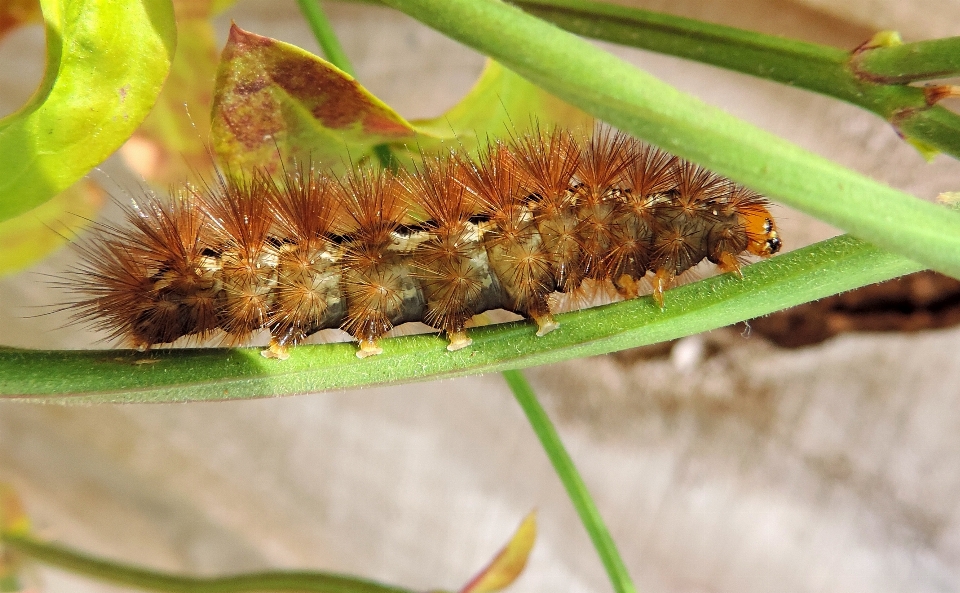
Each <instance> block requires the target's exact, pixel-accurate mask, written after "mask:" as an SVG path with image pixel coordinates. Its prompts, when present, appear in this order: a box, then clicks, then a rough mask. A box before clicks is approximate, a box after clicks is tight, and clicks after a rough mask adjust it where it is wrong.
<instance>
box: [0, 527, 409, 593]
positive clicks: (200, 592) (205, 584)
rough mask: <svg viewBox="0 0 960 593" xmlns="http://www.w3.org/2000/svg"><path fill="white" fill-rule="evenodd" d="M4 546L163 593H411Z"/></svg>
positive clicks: (309, 575)
mask: <svg viewBox="0 0 960 593" xmlns="http://www.w3.org/2000/svg"><path fill="white" fill-rule="evenodd" d="M0 541H2V542H3V545H4V546H7V547H9V548H11V549H14V550H16V551H17V552H19V553H21V554H23V555H24V556H27V557H29V558H31V559H33V560H35V561H37V562H41V563H43V564H46V565H49V566H53V567H56V568H59V569H62V570H66V571H69V572H73V573H76V574H81V575H84V576H88V577H91V578H94V579H98V580H101V581H105V582H109V583H113V584H115V585H123V586H128V587H136V588H138V589H145V590H148V591H161V592H169V593H240V592H254V591H261V592H268V591H270V592H272V591H296V592H303V593H306V592H315V593H412V592H411V591H409V590H407V589H403V588H400V587H392V586H389V585H382V584H380V583H377V582H374V581H368V580H366V579H359V578H356V577H350V576H344V575H339V574H329V573H322V572H307V571H302V572H301V571H272V572H262V573H254V574H244V575H236V576H228V577H214V578H200V577H189V576H183V575H175V574H169V573H165V572H159V571H154V570H150V569H146V568H141V567H138V566H129V565H125V564H121V563H117V562H113V561H111V560H104V559H102V558H97V557H94V556H91V555H89V554H85V553H83V552H78V551H76V550H72V549H70V548H67V547H65V546H60V545H57V544H52V543H45V542H41V541H39V540H36V539H33V538H31V537H29V536H25V535H12V534H4V535H2V536H0Z"/></svg>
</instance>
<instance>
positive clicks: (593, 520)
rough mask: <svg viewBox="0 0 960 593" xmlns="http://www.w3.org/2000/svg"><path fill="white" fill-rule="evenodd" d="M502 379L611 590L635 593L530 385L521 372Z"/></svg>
mask: <svg viewBox="0 0 960 593" xmlns="http://www.w3.org/2000/svg"><path fill="white" fill-rule="evenodd" d="M503 378H504V379H506V380H507V385H509V386H510V389H511V391H513V395H514V397H515V398H516V399H517V403H519V404H520V407H521V408H523V412H524V413H525V414H526V415H527V420H529V421H530V426H532V427H533V431H534V432H535V433H536V434H537V438H539V439H540V444H542V445H543V450H544V451H546V453H547V457H549V458H550V463H552V464H553V468H554V469H555V470H556V472H557V475H558V476H560V481H561V482H563V487H564V488H566V490H567V494H568V495H569V496H570V500H571V501H572V502H573V506H574V508H576V509H577V514H578V515H580V521H582V522H583V526H584V527H585V528H586V530H587V533H588V534H589V535H590V540H591V541H592V542H593V546H594V547H595V548H596V549H597V554H599V555H600V560H602V561H603V567H604V568H605V569H606V570H607V575H608V576H609V577H610V582H611V583H613V588H614V590H615V591H616V592H617V593H636V590H637V589H636V587H634V585H633V581H631V580H630V575H629V574H628V573H627V567H626V566H625V565H624V564H623V559H622V558H621V557H620V552H618V551H617V546H616V544H615V543H613V538H612V537H610V531H609V530H608V529H607V526H606V525H605V524H604V522H603V518H602V517H601V516H600V511H598V510H597V505H596V504H595V503H594V502H593V498H592V497H591V496H590V491H589V490H587V485H586V484H584V483H583V478H582V477H580V472H578V471H577V467H576V466H575V465H574V464H573V459H571V458H570V454H569V453H567V450H566V449H565V448H564V447H563V441H561V440H560V435H559V434H557V429H556V428H554V426H553V423H552V422H550V417H549V416H547V412H546V411H545V410H544V409H543V406H541V405H540V402H538V401H537V396H536V394H535V393H534V392H533V389H532V388H531V387H530V383H528V382H527V380H526V378H525V377H524V376H523V374H522V373H521V372H520V371H504V372H503Z"/></svg>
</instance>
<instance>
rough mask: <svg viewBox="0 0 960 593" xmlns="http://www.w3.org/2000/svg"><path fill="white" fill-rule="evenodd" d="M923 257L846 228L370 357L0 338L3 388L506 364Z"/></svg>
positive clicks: (902, 268)
mask: <svg viewBox="0 0 960 593" xmlns="http://www.w3.org/2000/svg"><path fill="white" fill-rule="evenodd" d="M921 268H922V266H920V265H918V264H916V263H915V262H912V261H910V260H909V259H906V258H904V257H901V256H898V255H893V254H891V253H886V252H884V251H881V250H879V249H877V248H876V247H874V246H872V245H869V244H867V243H864V242H862V241H859V240H857V239H854V238H852V237H849V236H842V237H837V238H835V239H830V240H828V241H823V242H821V243H817V244H815V245H812V246H810V247H806V248H803V249H798V250H796V251H792V252H790V253H786V254H783V255H779V256H777V257H774V258H772V259H769V260H766V261H763V262H760V263H757V264H754V265H751V266H747V267H746V268H744V270H743V278H742V279H741V278H736V277H733V276H730V275H725V276H718V277H715V278H710V279H708V280H704V281H701V282H695V283H693V284H688V285H686V286H682V287H680V288H676V289H674V290H670V291H667V293H666V295H665V301H666V310H665V311H661V310H660V308H659V307H657V306H656V304H654V302H653V301H652V299H650V298H640V299H633V300H630V301H625V302H622V303H615V304H612V305H607V306H604V307H595V308H591V309H584V310H582V311H578V312H575V313H567V314H563V315H558V316H557V319H558V320H559V321H560V328H559V329H557V330H555V331H553V332H551V333H550V334H547V335H546V336H544V337H541V338H538V337H536V336H535V335H534V334H535V328H534V326H533V325H532V324H531V323H529V322H517V323H505V324H498V325H491V326H486V327H481V328H475V329H471V330H470V337H471V338H472V339H473V346H471V347H470V348H466V349H464V350H460V351H458V352H448V351H447V349H446V346H447V342H446V340H444V339H442V338H440V337H439V336H436V335H433V334H428V335H420V336H407V337H402V338H393V339H388V340H384V341H383V349H384V353H383V354H381V355H380V356H376V357H373V358H370V359H365V360H360V359H358V358H357V356H356V345H355V344H353V343H348V344H325V345H322V346H298V347H297V348H296V349H294V350H293V351H292V353H291V356H290V359H289V360H285V361H282V362H281V361H276V360H267V359H265V358H263V357H262V356H260V353H259V348H236V349H230V350H224V349H194V350H189V349H173V350H158V351H155V352H148V353H143V354H140V353H137V352H135V351H130V350H126V351H124V350H112V351H69V352H59V351H34V350H17V349H0V395H2V396H7V397H16V398H23V399H30V400H35V401H46V402H50V401H57V402H64V403H65V402H71V403H81V402H98V403H101V402H172V401H188V400H218V399H242V398H251V397H266V396H276V395H281V394H294V393H313V392H316V391H322V390H325V389H341V388H345V387H358V386H363V385H378V384H383V383H398V382H402V381H414V380H424V379H439V378H443V377H455V376H462V375H469V374H478V373H485V372H492V371H501V370H505V369H512V368H521V367H528V366H533V365H538V364H546V363H550V362H557V361H561V360H567V359H570V358H577V357H581V356H590V355H594V354H602V353H605V352H613V351H616V350H623V349H625V348H632V347H635V346H643V345H646V344H655V343H657V342H662V341H665V340H671V339H675V338H679V337H683V336H687V335H691V334H695V333H699V332H702V331H706V330H709V329H714V328H717V327H723V326H725V325H729V324H731V323H736V322H738V321H743V320H746V319H752V318H754V317H758V316H760V315H766V314H767V313H771V312H773V311H779V310H780V309H784V308H786V307H791V306H793V305H798V304H800V303H805V302H808V301H812V300H815V299H819V298H823V297H825V296H828V295H832V294H836V293H838V292H841V291H844V290H850V289H853V288H857V287H859V286H864V285H866V284H872V283H874V282H880V281H882V280H888V279H890V278H895V277H897V276H901V275H903V274H908V273H911V272H915V271H917V270H919V269H921Z"/></svg>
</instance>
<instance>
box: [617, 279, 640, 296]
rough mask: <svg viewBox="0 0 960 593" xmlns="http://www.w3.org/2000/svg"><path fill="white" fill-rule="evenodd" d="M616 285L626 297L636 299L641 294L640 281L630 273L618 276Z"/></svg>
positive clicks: (618, 290)
mask: <svg viewBox="0 0 960 593" xmlns="http://www.w3.org/2000/svg"><path fill="white" fill-rule="evenodd" d="M614 285H615V286H616V288H617V292H619V293H620V296H622V297H623V298H624V299H627V300H629V299H635V298H637V297H638V296H640V283H639V282H637V280H636V278H634V277H633V276H631V275H630V274H624V275H622V276H620V277H619V278H617V281H616V282H614Z"/></svg>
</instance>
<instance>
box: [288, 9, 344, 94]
mask: <svg viewBox="0 0 960 593" xmlns="http://www.w3.org/2000/svg"><path fill="white" fill-rule="evenodd" d="M297 5H299V6H300V11H301V12H302V13H303V16H304V18H306V20H307V23H308V24H309V25H310V30H311V31H313V36H314V37H316V38H317V42H318V43H319V44H320V48H321V49H322V50H323V55H325V56H326V58H327V61H329V62H330V63H331V64H333V65H334V66H336V67H337V68H339V69H341V70H343V71H344V72H346V73H347V74H349V75H350V76H354V77H355V76H356V74H355V73H354V70H353V65H352V64H351V63H350V58H348V57H347V54H346V52H345V51H343V46H342V45H340V40H339V39H337V35H336V33H334V31H333V27H332V26H331V25H330V21H329V20H328V19H327V15H326V14H324V12H323V7H321V6H320V0H297Z"/></svg>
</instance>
